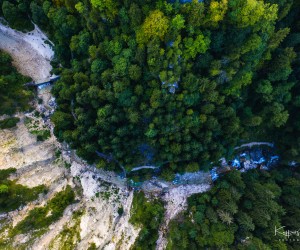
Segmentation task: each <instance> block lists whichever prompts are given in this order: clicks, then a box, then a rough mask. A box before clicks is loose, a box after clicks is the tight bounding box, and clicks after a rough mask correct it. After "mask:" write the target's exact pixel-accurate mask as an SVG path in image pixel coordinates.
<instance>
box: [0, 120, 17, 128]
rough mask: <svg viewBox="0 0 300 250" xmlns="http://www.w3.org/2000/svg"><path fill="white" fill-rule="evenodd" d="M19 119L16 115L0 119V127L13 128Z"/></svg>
mask: <svg viewBox="0 0 300 250" xmlns="http://www.w3.org/2000/svg"><path fill="white" fill-rule="evenodd" d="M19 121H20V118H18V117H9V118H6V119H3V120H0V129H5V128H13V127H15V126H16V125H17V123H18V122H19Z"/></svg>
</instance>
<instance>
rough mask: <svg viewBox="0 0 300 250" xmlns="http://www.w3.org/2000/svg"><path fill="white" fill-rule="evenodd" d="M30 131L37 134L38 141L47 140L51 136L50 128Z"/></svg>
mask: <svg viewBox="0 0 300 250" xmlns="http://www.w3.org/2000/svg"><path fill="white" fill-rule="evenodd" d="M30 133H32V134H34V135H36V138H37V140H38V141H45V140H47V139H49V138H50V136H51V134H50V130H32V131H30Z"/></svg>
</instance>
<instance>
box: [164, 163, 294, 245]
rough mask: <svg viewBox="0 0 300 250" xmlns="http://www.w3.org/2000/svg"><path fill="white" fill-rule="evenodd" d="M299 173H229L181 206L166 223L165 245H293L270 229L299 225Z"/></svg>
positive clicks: (291, 228) (285, 168) (274, 171)
mask: <svg viewBox="0 0 300 250" xmlns="http://www.w3.org/2000/svg"><path fill="white" fill-rule="evenodd" d="M299 173H300V172H299V170H297V172H293V171H292V170H291V169H290V168H288V167H281V168H279V169H276V170H272V171H271V172H270V173H267V172H260V171H257V170H251V171H249V172H247V173H243V174H241V173H240V172H238V171H233V172H230V173H229V174H227V175H225V176H224V177H223V178H221V179H220V180H219V181H218V182H217V183H216V185H215V186H214V187H213V188H212V189H211V190H210V191H209V192H207V193H204V194H197V195H193V196H192V197H190V198H189V199H188V204H189V205H188V209H187V211H186V212H184V213H183V214H181V215H179V216H178V219H177V220H174V221H173V222H171V224H170V232H169V244H168V247H167V249H249V250H250V249H298V248H299V246H298V244H299V243H298V242H293V241H286V242H285V241H279V240H280V239H284V240H285V239H286V238H285V237H283V236H282V235H278V234H277V236H275V235H274V230H275V226H276V227H277V228H280V227H281V226H285V230H288V229H289V230H298V229H299V227H300V216H299V213H300V196H299V194H300V178H299ZM281 232H282V231H281ZM295 237H296V238H297V236H295ZM294 239H295V238H294Z"/></svg>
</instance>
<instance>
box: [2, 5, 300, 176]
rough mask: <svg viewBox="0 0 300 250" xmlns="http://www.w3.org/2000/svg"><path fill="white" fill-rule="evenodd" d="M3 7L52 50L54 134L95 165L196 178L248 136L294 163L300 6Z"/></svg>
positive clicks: (299, 127) (298, 126) (11, 18)
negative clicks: (147, 167) (182, 170)
mask: <svg viewBox="0 0 300 250" xmlns="http://www.w3.org/2000/svg"><path fill="white" fill-rule="evenodd" d="M182 2H187V3H182ZM0 3H1V5H2V15H3V16H4V17H5V18H6V19H7V21H8V22H9V23H10V24H12V25H13V27H16V28H19V29H25V28H26V27H29V26H30V21H29V19H26V18H25V16H26V15H29V16H30V18H31V19H32V20H33V21H34V22H35V23H37V24H38V25H39V26H40V27H42V28H43V29H44V30H46V31H47V32H48V33H49V34H50V38H51V39H52V40H53V42H54V43H55V44H56V46H55V52H56V61H55V64H56V65H55V73H57V74H61V80H60V81H59V82H57V83H56V84H55V87H54V89H53V93H54V95H55V96H56V97H57V102H58V110H57V111H56V113H55V114H54V116H53V122H54V123H55V133H56V135H57V137H58V138H59V139H60V140H64V141H66V142H68V143H69V144H70V145H71V146H72V147H73V148H76V149H77V152H78V154H79V155H80V156H82V157H84V158H86V159H88V160H89V161H95V160H96V159H97V160H96V161H97V164H98V167H107V166H109V168H110V169H114V168H116V167H117V163H116V162H118V163H119V164H121V165H123V166H125V168H127V169H130V168H132V167H136V166H139V165H144V164H152V165H156V166H160V165H164V166H165V167H166V169H170V170H172V171H176V170H177V169H178V166H181V167H182V166H185V167H188V166H189V168H191V166H193V167H192V169H194V170H197V169H199V168H200V167H201V168H207V167H208V166H209V164H208V163H210V162H212V161H215V160H218V159H219V158H220V157H221V156H229V155H230V154H231V153H232V150H233V147H234V146H236V145H237V144H239V143H240V142H241V141H248V140H269V141H272V142H275V143H276V144H277V146H278V147H279V148H281V149H282V152H284V157H285V158H286V159H288V160H290V159H293V160H297V159H299V153H300V152H299V146H300V145H299V144H300V141H299V139H298V138H300V137H299V131H300V124H299V120H300V119H299V118H300V117H299V112H297V111H298V108H299V105H300V94H299V44H300V35H299V34H300V33H299V30H300V23H299V20H298V17H299V1H293V0H280V1H279V0H269V1H266V0H265V1H262V0H251V1H250V0H238V1H237V0H220V1H215V0H212V1H208V0H206V1H197V0H193V1H170V2H168V1H162V0H156V1H153V0H151V1H150V0H145V1H137V0H130V1H129V0H124V1H119V0H116V1H112V0H105V1H101V0H91V1H87V0H84V1H77V0H55V1H43V0H35V1H12V0H11V1H3V0H1V1H0ZM23 17H24V18H23ZM20 18H22V19H24V21H23V24H22V25H19V27H17V26H18V24H19V23H20ZM26 22H29V23H28V24H27V25H25V23H26ZM24 25H25V26H26V27H25V28H24ZM59 64H61V65H62V66H63V67H60V68H59V67H58V65H59ZM96 152H100V153H101V154H100V155H106V157H103V158H102V159H101V158H99V157H98V156H97V154H96ZM108 159H109V162H110V163H109V164H108V162H107V160H108Z"/></svg>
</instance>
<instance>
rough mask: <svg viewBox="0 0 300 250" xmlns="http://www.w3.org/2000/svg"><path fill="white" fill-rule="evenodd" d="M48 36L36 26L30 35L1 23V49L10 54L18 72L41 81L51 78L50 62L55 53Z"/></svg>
mask: <svg viewBox="0 0 300 250" xmlns="http://www.w3.org/2000/svg"><path fill="white" fill-rule="evenodd" d="M45 41H48V43H50V44H51V42H50V41H49V40H48V38H47V37H46V35H45V34H44V33H43V32H42V31H41V30H40V29H39V28H38V27H37V26H36V25H35V29H34V30H33V31H31V32H28V33H22V32H19V31H16V30H13V29H11V28H9V27H7V26H5V25H3V24H2V23H0V49H1V50H3V51H5V52H7V53H9V54H10V55H11V57H12V58H13V65H14V66H15V67H16V68H17V69H18V71H19V72H20V73H21V74H23V75H26V76H29V77H31V78H32V79H33V80H34V81H40V80H42V79H46V78H48V77H50V76H51V74H50V71H51V69H52V66H51V65H50V61H51V59H52V58H53V56H54V52H53V50H52V48H51V46H50V45H49V44H48V43H45Z"/></svg>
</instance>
